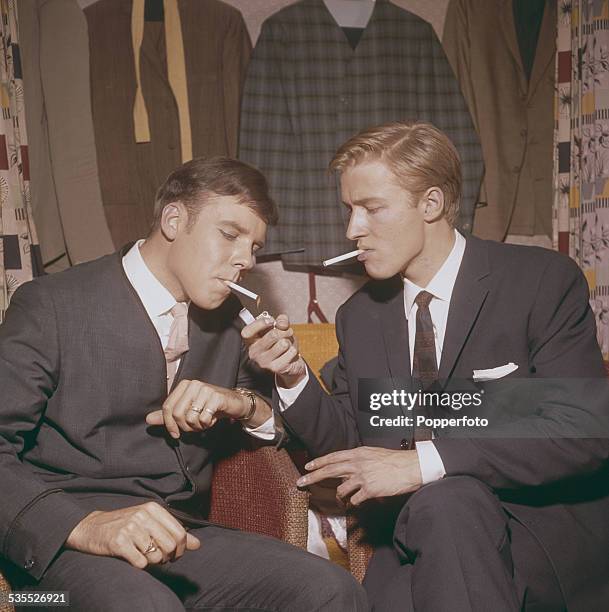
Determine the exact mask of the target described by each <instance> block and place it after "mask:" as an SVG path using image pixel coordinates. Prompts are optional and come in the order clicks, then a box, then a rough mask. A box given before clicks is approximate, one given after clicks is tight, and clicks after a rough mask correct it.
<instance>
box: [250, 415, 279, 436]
mask: <svg viewBox="0 0 609 612" xmlns="http://www.w3.org/2000/svg"><path fill="white" fill-rule="evenodd" d="M243 429H244V430H245V431H246V432H247V433H248V434H249V435H250V436H254V438H260V439H261V440H272V439H273V438H274V437H275V419H274V418H273V417H272V416H271V417H269V418H268V419H267V420H266V421H265V422H264V423H262V425H258V427H248V426H247V425H245V424H244V425H243Z"/></svg>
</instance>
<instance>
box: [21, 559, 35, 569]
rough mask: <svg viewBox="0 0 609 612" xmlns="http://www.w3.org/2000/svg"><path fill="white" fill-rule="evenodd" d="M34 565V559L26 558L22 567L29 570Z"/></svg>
mask: <svg viewBox="0 0 609 612" xmlns="http://www.w3.org/2000/svg"><path fill="white" fill-rule="evenodd" d="M34 565H36V561H34V559H27V560H26V562H25V563H24V564H23V569H26V570H31V569H32V568H33V567H34Z"/></svg>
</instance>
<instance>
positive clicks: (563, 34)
mask: <svg viewBox="0 0 609 612" xmlns="http://www.w3.org/2000/svg"><path fill="white" fill-rule="evenodd" d="M558 7H559V10H558V41H557V51H558V53H557V60H556V83H557V88H556V89H557V91H556V99H555V117H556V130H555V145H556V146H555V149H554V150H555V159H554V187H555V190H554V194H555V200H554V218H553V225H554V247H555V248H557V249H558V250H559V251H561V252H563V253H567V254H568V255H570V256H571V257H572V258H573V259H575V261H577V263H578V264H579V265H580V267H581V268H582V270H583V271H584V274H585V275H586V278H587V279H588V284H589V286H590V295H591V300H590V303H591V306H592V309H593V311H594V314H595V316H596V323H597V333H598V341H599V344H600V346H601V350H602V352H603V356H604V358H605V359H608V358H609V0H559V2H558Z"/></svg>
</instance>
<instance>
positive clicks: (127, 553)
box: [118, 542, 148, 569]
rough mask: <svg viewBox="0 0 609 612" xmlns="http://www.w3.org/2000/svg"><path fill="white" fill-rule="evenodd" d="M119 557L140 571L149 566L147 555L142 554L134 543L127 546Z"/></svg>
mask: <svg viewBox="0 0 609 612" xmlns="http://www.w3.org/2000/svg"><path fill="white" fill-rule="evenodd" d="M144 550H145V549H144ZM118 556H120V557H122V558H123V559H125V561H127V563H130V564H131V565H133V567H137V568H139V569H144V568H145V567H146V566H147V565H148V559H146V557H145V555H143V554H142V552H141V551H140V550H139V549H138V548H137V546H136V545H135V544H134V543H133V542H131V543H130V544H129V545H128V546H126V547H125V549H124V550H123V551H122V552H121V553H120V554H119V555H118Z"/></svg>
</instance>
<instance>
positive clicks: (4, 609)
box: [0, 574, 15, 612]
mask: <svg viewBox="0 0 609 612" xmlns="http://www.w3.org/2000/svg"><path fill="white" fill-rule="evenodd" d="M10 591H11V587H10V586H9V583H8V582H7V581H6V578H5V577H4V576H3V575H2V574H0V593H2V594H3V595H4V594H5V593H10ZM2 602H3V599H2V598H0V612H15V608H14V607H13V605H12V604H9V603H2Z"/></svg>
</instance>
